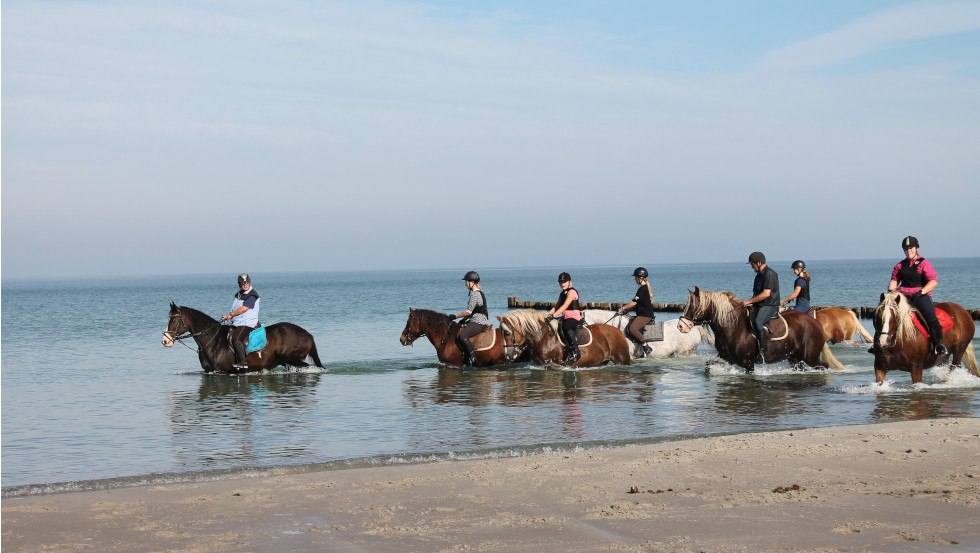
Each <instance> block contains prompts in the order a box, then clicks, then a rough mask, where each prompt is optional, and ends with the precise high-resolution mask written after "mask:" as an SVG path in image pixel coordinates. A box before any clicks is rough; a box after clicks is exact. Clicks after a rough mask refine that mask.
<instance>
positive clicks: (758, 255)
mask: <svg viewBox="0 0 980 553" xmlns="http://www.w3.org/2000/svg"><path fill="white" fill-rule="evenodd" d="M765 262H766V255H765V254H764V253H762V252H752V253H751V254H749V262H748V264H749V265H751V264H753V263H765Z"/></svg>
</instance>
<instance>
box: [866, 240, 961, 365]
mask: <svg viewBox="0 0 980 553" xmlns="http://www.w3.org/2000/svg"><path fill="white" fill-rule="evenodd" d="M902 250H904V251H905V259H903V260H901V261H899V262H898V263H897V264H896V265H895V268H894V269H892V278H891V281H889V282H888V291H889V292H891V291H893V290H898V291H899V292H901V293H903V294H905V297H907V298H908V299H909V301H910V302H911V303H912V305H914V306H915V308H916V309H918V310H919V313H921V314H922V318H923V319H925V322H926V324H927V325H928V326H929V334H930V335H931V336H930V339H931V340H932V344H933V347H934V348H935V350H936V355H940V356H942V355H946V354H947V353H949V352H948V351H947V350H946V345H945V344H944V343H943V329H942V327H941V326H940V325H939V320H938V319H937V318H936V309H935V307H933V305H932V291H933V290H935V289H936V285H938V284H939V277H938V276H937V275H936V270H935V269H934V268H933V267H932V263H929V260H928V259H926V258H924V257H922V256H921V255H919V240H918V238H916V237H915V236H906V237H905V238H903V239H902ZM875 343H877V342H875Z"/></svg>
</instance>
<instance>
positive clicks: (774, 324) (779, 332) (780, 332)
mask: <svg viewBox="0 0 980 553" xmlns="http://www.w3.org/2000/svg"><path fill="white" fill-rule="evenodd" d="M766 328H768V329H769V341H770V342H778V341H779V340H785V339H786V337H787V336H789V325H788V324H786V319H784V318H783V314H782V313H776V314H775V315H774V316H773V318H771V319H769V321H768V322H766ZM777 336H778V337H777Z"/></svg>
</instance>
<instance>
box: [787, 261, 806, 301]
mask: <svg viewBox="0 0 980 553" xmlns="http://www.w3.org/2000/svg"><path fill="white" fill-rule="evenodd" d="M790 269H792V270H793V274H795V275H796V280H795V281H794V282H793V293H792V294H790V295H789V297H787V298H786V299H784V300H783V305H786V304H787V303H789V302H791V301H792V300H796V310H797V311H799V312H800V313H806V312H807V311H809V310H810V273H808V272H806V263H803V260H802V259H797V260H796V261H794V262H793V264H792V265H790Z"/></svg>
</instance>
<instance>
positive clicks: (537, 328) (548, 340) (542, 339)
mask: <svg viewBox="0 0 980 553" xmlns="http://www.w3.org/2000/svg"><path fill="white" fill-rule="evenodd" d="M545 317H546V315H545V314H544V312H542V311H536V310H534V309H520V310H517V311H511V312H510V313H508V314H506V315H504V316H502V317H497V320H499V321H500V330H501V332H502V333H503V336H504V341H505V342H506V343H507V345H508V347H509V348H508V349H510V350H511V351H514V352H523V351H524V349H525V348H526V349H527V350H529V351H530V352H531V357H532V358H533V359H534V361H535V362H536V363H537V364H539V365H546V364H559V363H560V362H561V358H562V354H563V353H564V349H565V347H564V346H563V345H562V344H561V342H560V341H559V340H558V331H557V329H556V328H555V326H554V325H552V324H548V323H547V322H546V321H545ZM588 328H589V330H591V331H592V341H591V343H589V344H588V345H584V344H581V343H580V344H579V350H580V351H581V353H582V358H581V359H579V360H578V361H577V362H576V363H575V365H574V366H575V367H597V366H599V365H603V364H605V363H607V362H609V361H612V362H613V363H616V364H617V365H630V364H632V363H633V359H632V357H630V349H629V344H628V343H627V340H626V336H624V335H623V333H622V331H620V330H619V329H618V328H616V327H614V326H610V325H607V324H594V325H589V326H588Z"/></svg>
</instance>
